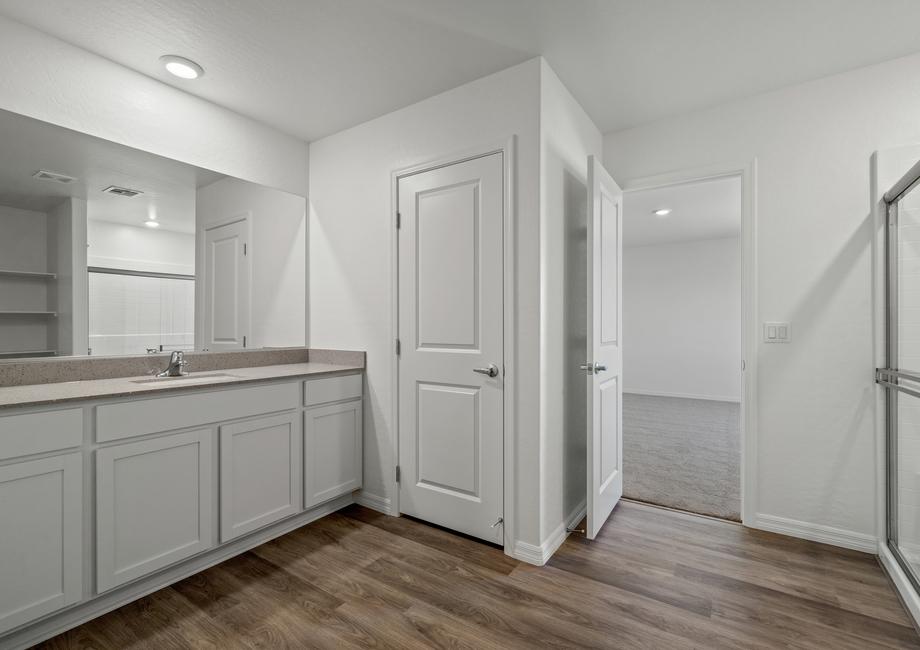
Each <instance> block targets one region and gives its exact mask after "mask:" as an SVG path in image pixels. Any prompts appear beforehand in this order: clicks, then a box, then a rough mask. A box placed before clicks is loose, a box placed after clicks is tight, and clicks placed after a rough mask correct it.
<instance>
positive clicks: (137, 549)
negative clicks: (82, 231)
mask: <svg viewBox="0 0 920 650" xmlns="http://www.w3.org/2000/svg"><path fill="white" fill-rule="evenodd" d="M301 352H302V353H303V354H302V357H303V358H304V359H305V360H304V361H301V362H296V363H275V364H273V365H257V366H250V367H236V368H234V367H227V366H232V363H233V359H234V358H235V359H238V360H244V359H245V358H246V357H245V355H260V354H261V355H263V357H266V358H268V359H269V360H270V357H271V354H272V353H271V352H252V353H248V352H243V353H226V354H215V355H201V356H200V357H199V365H201V364H200V361H201V359H203V358H205V356H207V358H208V359H210V360H211V361H212V364H211V365H212V366H216V367H217V368H218V369H212V370H207V371H202V372H197V373H196V372H193V373H192V374H190V375H187V376H183V377H174V378H162V379H158V378H155V377H152V376H150V375H142V376H133V377H107V378H98V379H88V380H83V381H56V382H55V383H44V384H40V385H35V384H24V385H8V386H5V387H0V526H2V528H3V530H4V534H3V535H0V558H2V561H0V647H7V646H8V645H9V646H10V647H26V646H28V645H30V643H32V642H33V641H36V640H40V639H42V638H46V637H48V636H49V635H50V634H53V633H55V632H57V631H62V630H64V629H67V628H69V627H72V626H73V625H74V624H76V623H78V622H81V621H84V620H88V619H90V618H93V617H95V616H98V615H99V614H101V613H103V612H105V611H108V610H110V609H113V608H115V607H118V606H120V605H122V604H125V603H127V602H129V601H131V600H133V599H135V598H137V597H139V596H141V595H143V594H146V593H149V592H151V591H154V590H156V589H158V588H161V587H163V586H165V585H168V584H170V583H172V582H175V581H176V580H178V579H181V578H183V577H186V576H188V575H191V574H193V573H195V572H197V571H200V570H202V569H204V568H206V567H208V566H210V565H213V564H215V563H217V562H220V561H221V560H224V559H226V558H228V557H231V556H233V555H235V554H238V553H240V552H242V551H244V550H247V549H249V548H252V547H254V546H257V545H259V544H261V543H263V542H265V541H266V540H268V539H271V538H273V537H276V536H278V535H281V534H284V533H286V532H288V531H290V530H293V529H295V528H297V527H299V526H302V525H304V524H306V523H308V522H310V521H313V520H315V519H317V518H319V517H322V516H323V515H325V514H328V513H331V512H333V511H335V510H337V509H339V508H341V507H343V506H345V505H347V504H349V503H351V502H352V500H353V499H352V492H353V491H354V490H356V489H358V488H360V487H361V480H362V393H363V388H362V387H363V377H364V375H363V372H364V354H363V353H336V352H330V351H323V352H322V354H314V355H312V356H311V355H310V351H307V350H302V351H301ZM235 354H239V355H244V356H238V357H234V356H233V355H235ZM223 357H229V359H230V360H229V361H227V360H224V361H222V362H220V363H215V362H214V361H215V360H220V359H221V358H223ZM314 358H319V359H321V360H314ZM157 359H158V360H159V361H162V357H159V356H158V357H157ZM105 361H106V360H100V363H105ZM144 361H145V362H147V363H150V362H149V361H148V360H144ZM111 363H116V364H118V363H121V364H125V363H127V361H112V362H111ZM193 364H194V362H193ZM49 367H51V368H52V369H53V366H49ZM192 367H193V369H194V365H193V366H192ZM24 368H25V370H23V372H24V373H28V372H29V371H30V370H31V367H30V366H28V364H24ZM69 371H70V372H74V370H73V369H70V370H69ZM0 379H2V378H0Z"/></svg>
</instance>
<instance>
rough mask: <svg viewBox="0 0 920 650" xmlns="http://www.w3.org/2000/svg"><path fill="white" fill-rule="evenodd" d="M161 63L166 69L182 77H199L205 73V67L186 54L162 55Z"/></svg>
mask: <svg viewBox="0 0 920 650" xmlns="http://www.w3.org/2000/svg"><path fill="white" fill-rule="evenodd" d="M160 63H162V64H163V66H164V67H165V68H166V70H167V71H168V72H169V73H170V74H173V75H175V76H177V77H179V78H180V79H197V78H198V77H200V76H201V75H203V74H204V68H202V67H201V66H200V65H198V64H197V63H195V62H194V61H192V60H191V59H186V58H185V57H184V56H176V55H175V54H167V55H166V56H161V57H160Z"/></svg>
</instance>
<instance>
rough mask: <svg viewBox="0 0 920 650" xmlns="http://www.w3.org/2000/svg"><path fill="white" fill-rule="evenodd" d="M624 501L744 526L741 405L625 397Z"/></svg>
mask: <svg viewBox="0 0 920 650" xmlns="http://www.w3.org/2000/svg"><path fill="white" fill-rule="evenodd" d="M623 495H624V496H626V497H628V498H630V499H635V500H637V501H645V502H648V503H654V504H657V505H662V506H668V507H670V508H677V509H679V510H687V511H689V512H696V513H699V514H703V515H711V516H714V517H721V518H722V519H731V520H733V521H740V520H741V405H740V404H738V403H737V402H716V401H710V400H699V399H683V398H679V397H653V396H649V395H634V394H630V393H625V394H624V395H623Z"/></svg>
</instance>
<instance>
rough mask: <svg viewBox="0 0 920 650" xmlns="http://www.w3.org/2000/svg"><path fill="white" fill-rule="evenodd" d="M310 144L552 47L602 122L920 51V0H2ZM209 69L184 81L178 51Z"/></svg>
mask: <svg viewBox="0 0 920 650" xmlns="http://www.w3.org/2000/svg"><path fill="white" fill-rule="evenodd" d="M0 13H3V14H6V15H7V16H9V17H11V18H13V19H16V20H19V21H21V22H24V23H27V24H30V25H33V26H35V27H37V28H38V29H41V30H43V31H45V32H48V33H50V34H52V35H55V36H58V37H59V38H62V39H63V40H66V41H69V42H71V43H73V44H75V45H78V46H80V47H83V48H84V49H87V50H90V51H93V52H96V53H98V54H101V55H102V56H105V57H107V58H109V59H112V60H114V61H117V62H119V63H122V64H124V65H126V66H128V67H130V68H133V69H135V70H137V71H139V72H143V73H145V74H148V75H150V76H153V77H156V78H158V79H162V80H163V81H165V82H167V83H170V84H172V85H175V86H178V87H181V88H183V89H185V90H187V91H189V92H191V93H193V94H195V95H198V96H200V97H203V98H205V99H208V100H211V101H213V102H216V103H218V104H221V105H223V106H226V107H229V108H232V109H234V110H236V111H238V112H240V113H243V114H245V115H249V116H251V117H254V118H256V119H258V120H260V121H262V122H265V123H268V124H271V125H274V126H276V127H277V128H279V129H281V130H283V131H286V132H288V133H292V134H295V135H297V136H299V137H302V138H304V139H306V140H314V139H316V138H318V137H321V136H323V135H327V134H329V133H333V132H336V131H338V130H341V129H343V128H347V127H349V126H352V125H354V124H358V123H360V122H363V121H366V120H368V119H371V118H373V117H376V116H379V115H382V114H385V113H387V112H389V111H392V110H394V109H396V108H400V107H403V106H406V105H408V104H410V103H413V102H415V101H418V100H421V99H424V98H425V97H429V96H431V95H433V94H436V93H438V92H441V91H444V90H447V89H449V88H452V87H455V86H457V85H460V84H462V83H465V82H467V81H471V80H472V79H475V78H478V77H481V76H484V75H486V74H489V73H491V72H495V71H498V70H500V69H503V68H505V67H508V66H510V65H513V64H515V63H519V62H521V61H524V60H526V59H528V58H530V57H532V56H535V55H537V54H542V55H544V56H545V57H546V58H547V60H548V61H549V63H550V65H551V66H552V67H553V68H554V69H555V70H556V72H557V73H558V74H559V76H560V77H561V78H562V80H563V81H564V82H565V84H566V85H567V86H568V87H569V89H570V90H571V91H572V93H573V94H574V95H575V96H576V97H577V98H578V100H579V101H580V102H581V103H582V104H583V106H584V107H585V109H586V110H587V112H588V113H589V114H590V115H591V117H592V118H593V119H594V120H595V122H596V123H597V124H598V126H599V127H600V128H601V130H602V131H605V132H606V131H612V130H618V129H622V128H626V127H630V126H635V125H638V124H642V123H647V122H650V121H653V120H656V119H659V118H662V117H666V116H669V115H675V114H679V113H683V112H687V111H691V110H695V109H700V108H704V107H707V106H711V105H715V104H718V103H721V102H725V101H728V100H732V99H736V98H740V97H744V96H749V95H753V94H757V93H760V92H764V91H768V90H771V89H776V88H780V87H783V86H787V85H790V84H794V83H799V82H802V81H807V80H810V79H815V78H818V77H822V76H826V75H829V74H833V73H837V72H842V71H844V70H848V69H852V68H856V67H860V66H864V65H868V64H872V63H877V62H881V61H884V60H887V59H891V58H896V57H898V56H902V55H906V54H910V53H913V52H916V51H920V38H918V36H917V25H918V24H920V2H917V1H916V0H463V1H458V0H309V1H307V0H273V1H272V2H260V1H258V0H223V1H220V2H218V1H216V0H193V1H190V0H81V1H80V2H73V0H29V2H23V1H22V0H0ZM170 53H171V54H180V55H183V56H187V57H190V58H192V59H194V60H196V61H198V62H199V63H200V64H201V65H203V66H204V67H205V69H206V71H207V73H206V75H205V76H204V77H203V78H201V79H199V80H197V81H194V82H186V81H181V80H178V79H174V78H172V77H169V76H168V75H167V74H166V73H165V72H164V71H163V70H162V69H161V68H160V66H159V64H158V61H157V60H158V58H159V57H160V56H161V55H163V54H170Z"/></svg>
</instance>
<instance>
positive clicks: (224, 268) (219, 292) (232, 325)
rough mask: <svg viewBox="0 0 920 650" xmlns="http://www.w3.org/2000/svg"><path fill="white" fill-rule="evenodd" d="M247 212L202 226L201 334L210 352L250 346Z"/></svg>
mask: <svg viewBox="0 0 920 650" xmlns="http://www.w3.org/2000/svg"><path fill="white" fill-rule="evenodd" d="M249 240H250V237H249V219H248V216H241V217H239V218H236V219H233V220H231V221H228V222H225V223H222V224H219V225H213V226H208V227H206V228H205V229H204V274H203V275H204V277H203V280H204V310H203V322H204V328H203V329H204V336H203V340H202V342H201V344H200V346H199V347H201V348H202V349H205V350H210V351H212V352H216V351H224V350H237V349H240V348H244V347H247V345H248V346H249V347H251V345H252V343H251V341H248V340H247V337H248V336H249V329H250V328H249V324H250V282H251V276H250V263H249V260H250V256H251V250H250V242H249Z"/></svg>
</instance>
